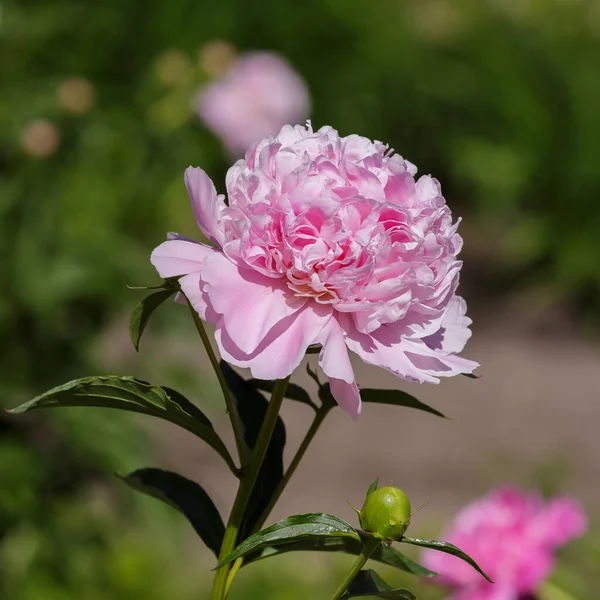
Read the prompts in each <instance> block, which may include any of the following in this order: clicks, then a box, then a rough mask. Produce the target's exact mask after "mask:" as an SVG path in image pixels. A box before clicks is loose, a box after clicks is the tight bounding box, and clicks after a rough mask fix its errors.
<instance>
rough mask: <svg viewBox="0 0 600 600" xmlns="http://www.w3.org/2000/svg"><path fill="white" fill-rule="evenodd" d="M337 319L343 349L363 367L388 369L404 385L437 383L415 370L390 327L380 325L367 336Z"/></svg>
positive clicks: (434, 379)
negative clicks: (410, 382) (344, 341)
mask: <svg viewBox="0 0 600 600" xmlns="http://www.w3.org/2000/svg"><path fill="white" fill-rule="evenodd" d="M340 317H341V319H340V321H341V325H342V328H343V329H344V333H345V334H346V345H347V346H348V348H350V350H352V352H355V353H356V354H358V356H360V358H362V359H363V360H364V361H365V362H366V363H368V364H371V365H376V366H378V367H381V368H383V369H387V370H388V371H391V372H392V373H394V375H398V376H399V377H401V378H402V379H406V380H407V381H416V382H428V383H439V380H438V379H436V378H435V377H433V376H431V375H430V374H429V373H426V372H425V371H422V370H421V369H419V368H418V367H416V366H415V365H414V364H413V362H412V361H411V360H410V359H409V358H408V357H407V356H406V352H405V350H404V347H403V340H402V339H401V338H399V339H398V338H397V336H396V335H395V334H394V332H393V326H386V325H383V326H382V327H380V328H379V329H378V330H377V331H375V332H374V333H373V334H371V335H367V334H365V333H361V332H360V331H358V329H356V327H355V326H354V324H353V322H352V319H351V318H348V317H347V315H340Z"/></svg>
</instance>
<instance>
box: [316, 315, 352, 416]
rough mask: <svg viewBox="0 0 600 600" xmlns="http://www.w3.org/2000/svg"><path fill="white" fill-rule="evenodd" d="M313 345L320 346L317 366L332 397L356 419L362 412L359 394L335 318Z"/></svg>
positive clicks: (344, 341)
mask: <svg viewBox="0 0 600 600" xmlns="http://www.w3.org/2000/svg"><path fill="white" fill-rule="evenodd" d="M315 343H316V344H321V346H322V349H321V352H320V354H319V365H320V367H321V368H322V369H323V372H324V373H325V375H327V377H329V384H330V386H331V393H332V395H333V397H334V398H335V400H336V402H337V403H338V404H339V405H340V406H341V407H342V408H343V409H344V410H345V411H346V412H348V413H349V414H350V416H351V417H352V418H353V419H357V418H358V416H359V415H360V413H361V410H362V403H361V400H360V393H359V391H358V387H356V382H355V381H354V369H353V368H352V364H351V363H350V357H349V356H348V347H347V346H346V340H345V339H344V332H343V331H342V328H341V327H340V325H339V323H338V322H337V320H336V319H335V318H331V319H329V322H328V323H327V325H326V326H325V327H324V328H323V329H322V330H321V332H320V333H319V335H318V337H317V338H316V339H315Z"/></svg>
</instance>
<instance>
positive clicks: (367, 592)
mask: <svg viewBox="0 0 600 600" xmlns="http://www.w3.org/2000/svg"><path fill="white" fill-rule="evenodd" d="M364 596H369V597H371V598H401V599H403V600H417V597H416V596H415V595H414V594H413V593H412V592H409V591H408V590H404V589H394V588H393V587H392V586H391V585H389V584H388V583H386V582H385V581H384V580H383V579H382V578H381V577H380V576H379V575H378V574H377V573H376V572H375V571H373V570H372V569H369V570H366V571H361V572H360V573H359V574H358V575H357V576H356V578H355V579H354V581H353V582H352V584H351V585H350V587H349V588H348V591H347V592H346V593H345V594H344V596H343V598H344V599H346V598H348V599H349V598H361V597H364Z"/></svg>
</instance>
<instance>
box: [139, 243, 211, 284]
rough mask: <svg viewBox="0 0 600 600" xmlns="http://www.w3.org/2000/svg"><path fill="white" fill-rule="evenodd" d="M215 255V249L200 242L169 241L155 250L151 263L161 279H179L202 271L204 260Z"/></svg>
mask: <svg viewBox="0 0 600 600" xmlns="http://www.w3.org/2000/svg"><path fill="white" fill-rule="evenodd" d="M214 254H216V251H215V249H214V248H211V247H210V246H205V245H204V244H200V243H198V242H188V241H184V240H179V239H178V240H168V241H166V242H163V243H162V244H161V245H160V246H158V248H155V249H154V252H152V256H151V257H150V262H151V263H152V264H153V265H154V267H155V268H156V270H157V271H158V274H159V275H160V276H161V277H164V278H167V277H177V276H179V275H187V274H188V273H194V272H195V271H200V270H201V269H202V263H203V262H204V259H205V258H207V257H209V256H211V255H214Z"/></svg>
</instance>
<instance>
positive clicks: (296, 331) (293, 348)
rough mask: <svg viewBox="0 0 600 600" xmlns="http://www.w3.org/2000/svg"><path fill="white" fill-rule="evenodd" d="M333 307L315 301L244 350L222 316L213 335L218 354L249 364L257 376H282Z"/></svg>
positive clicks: (235, 362) (291, 368)
mask: <svg viewBox="0 0 600 600" xmlns="http://www.w3.org/2000/svg"><path fill="white" fill-rule="evenodd" d="M331 313H332V309H331V307H328V306H323V305H320V304H316V303H310V304H307V305H306V306H305V307H304V308H302V309H301V310H299V311H298V312H296V313H294V314H292V315H290V316H288V317H286V318H285V319H282V320H281V321H279V323H278V324H277V325H276V326H275V327H273V328H272V329H271V331H269V333H268V335H267V336H266V337H265V338H264V339H263V340H262V342H261V343H260V345H259V346H258V347H257V348H256V349H255V350H254V351H253V352H252V353H251V354H246V353H244V352H243V351H242V350H241V349H240V348H239V347H238V346H236V344H235V342H234V341H233V340H232V339H231V337H230V336H229V335H228V330H227V329H226V328H225V327H224V320H223V319H221V321H220V322H219V323H218V324H217V327H216V329H215V339H216V340H217V345H218V346H219V351H220V353H221V356H222V357H223V359H224V360H226V361H227V362H229V363H231V364H233V365H236V366H238V367H243V368H250V369H251V371H252V375H253V376H254V377H256V378H257V379H281V378H283V377H287V376H288V375H290V374H291V373H292V372H293V371H294V369H296V367H297V366H298V365H299V364H300V361H301V360H302V358H303V357H304V354H305V353H306V349H307V348H308V346H310V345H311V344H313V343H315V339H316V338H317V336H318V335H319V333H320V331H321V330H322V329H323V327H325V325H327V322H328V321H329V319H330V318H331Z"/></svg>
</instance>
